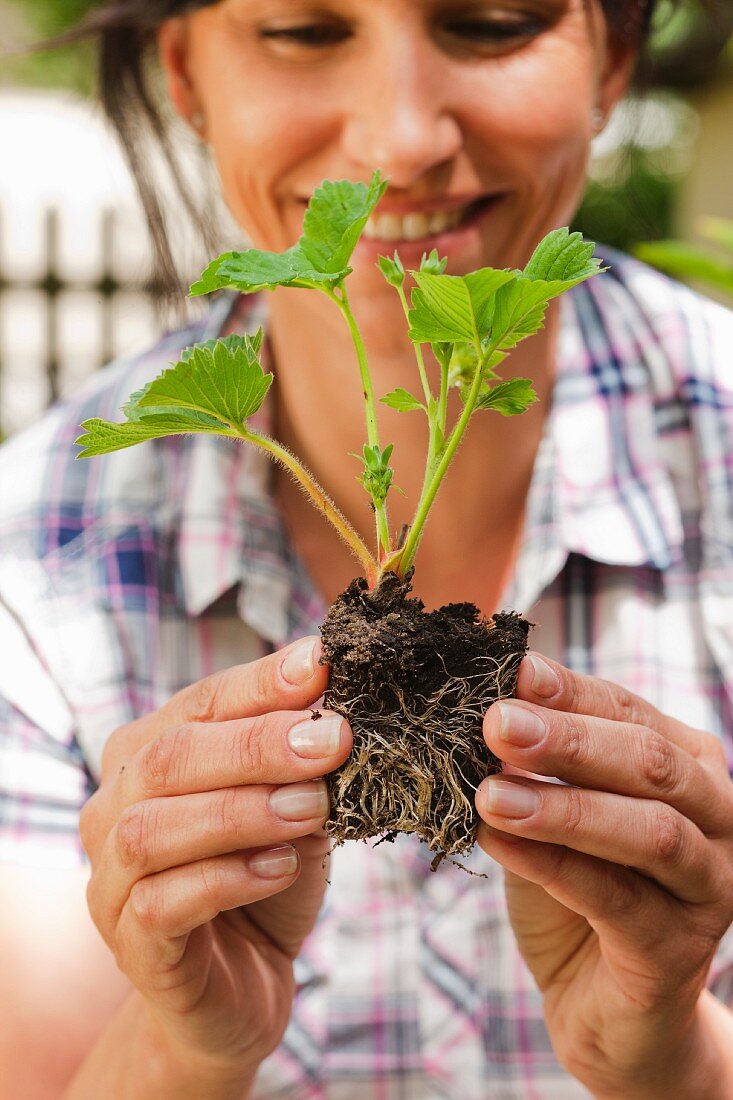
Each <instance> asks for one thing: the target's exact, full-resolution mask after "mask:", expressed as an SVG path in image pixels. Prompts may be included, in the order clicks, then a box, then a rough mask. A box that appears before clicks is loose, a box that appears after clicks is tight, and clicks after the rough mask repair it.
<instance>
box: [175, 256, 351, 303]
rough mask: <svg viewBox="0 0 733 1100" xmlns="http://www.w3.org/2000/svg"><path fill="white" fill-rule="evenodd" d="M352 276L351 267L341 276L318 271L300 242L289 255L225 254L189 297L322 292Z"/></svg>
mask: <svg viewBox="0 0 733 1100" xmlns="http://www.w3.org/2000/svg"><path fill="white" fill-rule="evenodd" d="M348 273H349V268H347V267H345V268H344V269H343V270H342V271H337V272H329V273H324V272H321V271H317V270H316V269H315V268H314V267H313V265H312V263H311V262H310V261H309V260H308V258H307V257H306V256H305V254H304V253H303V251H302V249H301V246H300V242H299V243H298V244H296V245H293V247H292V248H289V249H288V250H287V251H286V252H263V251H261V250H260V249H258V248H249V249H247V251H246V252H225V253H224V254H223V255H222V256H219V258H218V259H217V260H214V261H213V263H210V264H209V266H208V267H207V268H206V270H205V271H204V273H203V275H202V276H201V278H200V279H199V281H198V282H197V283H194V284H193V286H192V287H191V290H190V292H189V293H190V295H191V297H192V298H195V297H197V296H198V295H200V294H211V293H212V292H213V291H215V290H238V291H239V293H240V294H254V293H255V292H257V291H259V290H275V288H276V287H278V286H299V287H304V288H306V289H318V288H322V287H326V286H330V285H333V284H334V283H336V282H338V281H339V280H340V279H343V278H345V277H346V275H348Z"/></svg>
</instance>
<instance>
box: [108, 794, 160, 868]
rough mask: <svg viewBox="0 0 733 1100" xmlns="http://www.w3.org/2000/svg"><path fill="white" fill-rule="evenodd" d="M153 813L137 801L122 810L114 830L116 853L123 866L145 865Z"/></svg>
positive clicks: (152, 830)
mask: <svg viewBox="0 0 733 1100" xmlns="http://www.w3.org/2000/svg"><path fill="white" fill-rule="evenodd" d="M153 816H154V815H153V813H152V811H151V809H150V807H149V806H148V805H146V804H145V803H144V802H137V803H135V805H134V806H128V807H127V808H126V809H125V810H123V811H122V814H121V816H120V819H119V821H118V822H117V830H116V837H115V841H116V848H117V854H118V856H119V858H120V861H121V863H122V865H123V867H145V866H146V865H147V862H148V859H149V854H150V850H151V847H152V846H153V845H152V843H151V840H152V836H153V832H154V828H153V827H152V826H153V822H152V820H151V819H152V817H153Z"/></svg>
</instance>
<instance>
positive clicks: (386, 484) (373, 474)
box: [356, 443, 394, 507]
mask: <svg viewBox="0 0 733 1100" xmlns="http://www.w3.org/2000/svg"><path fill="white" fill-rule="evenodd" d="M393 450H394V443H388V444H387V446H386V447H385V448H384V450H383V451H380V449H379V447H377V446H374V447H370V446H369V445H368V444H366V443H365V444H364V455H363V462H364V469H363V471H362V472H361V474H360V475H359V478H358V480H359V482H360V483H361V485H363V486H364V488H365V489H366V491H367V493H368V494H369V496H370V497H371V498H372V503H373V504H374V505H375V506H376V507H380V506H381V505H382V504H384V502H385V500H386V499H387V493H388V492H389V489H390V486H391V485H392V477H393V476H394V471H393V470H392V469H390V466H389V460H390V458H391V456H392V451H393ZM356 457H359V456H358V455H357V456H356Z"/></svg>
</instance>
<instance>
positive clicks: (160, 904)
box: [129, 877, 165, 932]
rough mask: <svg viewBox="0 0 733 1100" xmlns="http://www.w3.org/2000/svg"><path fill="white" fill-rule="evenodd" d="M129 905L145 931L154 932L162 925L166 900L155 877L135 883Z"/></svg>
mask: <svg viewBox="0 0 733 1100" xmlns="http://www.w3.org/2000/svg"><path fill="white" fill-rule="evenodd" d="M129 905H130V908H131V909H132V912H133V914H134V916H135V920H136V921H137V923H138V924H139V925H140V927H141V928H142V929H143V931H145V932H153V931H155V929H157V928H159V927H160V925H161V924H162V922H163V915H164V911H165V909H164V906H165V899H164V895H163V891H162V890H161V889H160V886H159V884H158V882H157V880H156V879H155V878H154V877H152V878H146V879H140V880H139V881H138V882H136V883H135V885H134V886H133V887H132V890H130V897H129Z"/></svg>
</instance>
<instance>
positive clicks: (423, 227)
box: [364, 206, 468, 241]
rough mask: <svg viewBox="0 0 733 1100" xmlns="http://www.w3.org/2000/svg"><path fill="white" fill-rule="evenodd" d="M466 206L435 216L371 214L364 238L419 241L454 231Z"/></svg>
mask: <svg viewBox="0 0 733 1100" xmlns="http://www.w3.org/2000/svg"><path fill="white" fill-rule="evenodd" d="M467 210H468V207H467V206H462V207H459V208H458V209H455V210H446V211H440V212H438V213H435V214H429V215H428V214H405V215H400V214H372V216H371V217H370V219H369V221H368V222H367V223H366V225H365V227H364V236H365V237H367V238H368V239H370V240H378V241H419V240H421V239H422V238H423V237H430V236H434V235H435V234H436V233H444V232H446V230H448V229H455V227H456V226H457V225H458V223H459V222H460V221H461V219H462V218H463V216H464V215H465V213H466V211H467Z"/></svg>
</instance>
